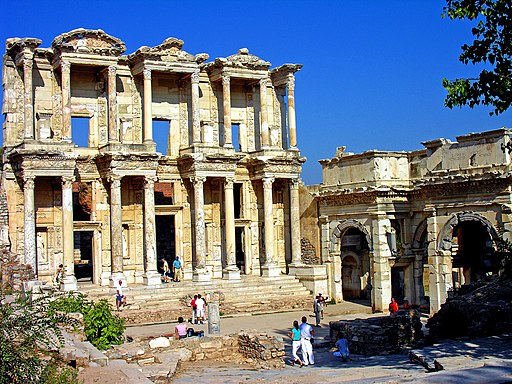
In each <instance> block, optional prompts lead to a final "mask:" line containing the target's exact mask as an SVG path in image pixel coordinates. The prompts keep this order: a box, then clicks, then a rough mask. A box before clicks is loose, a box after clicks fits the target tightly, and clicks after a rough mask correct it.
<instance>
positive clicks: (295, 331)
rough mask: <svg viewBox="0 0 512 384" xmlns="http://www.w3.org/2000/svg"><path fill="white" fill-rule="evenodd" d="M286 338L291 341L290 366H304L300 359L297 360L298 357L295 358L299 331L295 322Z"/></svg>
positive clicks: (297, 323)
mask: <svg viewBox="0 0 512 384" xmlns="http://www.w3.org/2000/svg"><path fill="white" fill-rule="evenodd" d="M288 337H289V338H290V339H292V358H293V360H292V363H291V365H295V363H297V362H298V363H299V364H300V367H301V368H302V366H303V365H304V363H303V362H302V360H301V359H299V356H297V351H298V350H299V348H300V329H299V322H298V321H297V320H295V321H294V322H293V328H292V330H291V332H290V333H289V334H288Z"/></svg>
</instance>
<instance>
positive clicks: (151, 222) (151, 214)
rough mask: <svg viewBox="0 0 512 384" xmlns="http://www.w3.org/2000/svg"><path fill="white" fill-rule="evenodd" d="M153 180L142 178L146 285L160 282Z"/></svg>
mask: <svg viewBox="0 0 512 384" xmlns="http://www.w3.org/2000/svg"><path fill="white" fill-rule="evenodd" d="M155 181H156V177H152V176H146V177H145V178H144V243H145V252H146V257H145V261H146V264H145V270H146V271H145V273H144V275H143V281H144V284H146V285H159V284H161V279H160V274H159V273H158V271H157V259H156V258H157V253H156V227H155Z"/></svg>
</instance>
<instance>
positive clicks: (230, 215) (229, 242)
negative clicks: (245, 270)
mask: <svg viewBox="0 0 512 384" xmlns="http://www.w3.org/2000/svg"><path fill="white" fill-rule="evenodd" d="M234 181H235V180H234V179H233V178H229V177H227V178H226V179H225V181H224V213H225V220H226V222H225V226H224V227H225V230H226V268H224V270H223V271H222V278H223V279H227V280H240V270H239V269H238V268H237V266H236V244H235V199H234V195H233V184H234Z"/></svg>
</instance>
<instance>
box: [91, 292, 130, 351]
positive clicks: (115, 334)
mask: <svg viewBox="0 0 512 384" xmlns="http://www.w3.org/2000/svg"><path fill="white" fill-rule="evenodd" d="M84 326H85V327H84V333H85V336H86V337H87V340H89V341H90V342H91V343H92V344H93V345H94V346H95V347H96V348H99V349H103V350H104V349H107V348H109V347H110V346H111V345H113V344H121V343H122V342H123V333H124V319H123V318H121V317H119V316H117V315H113V314H112V307H111V305H110V304H109V302H108V301H107V300H106V299H101V300H100V301H98V302H93V303H91V305H90V307H89V310H88V312H87V313H85V314H84Z"/></svg>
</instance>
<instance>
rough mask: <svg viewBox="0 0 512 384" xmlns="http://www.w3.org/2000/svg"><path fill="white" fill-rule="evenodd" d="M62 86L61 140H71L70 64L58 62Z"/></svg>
mask: <svg viewBox="0 0 512 384" xmlns="http://www.w3.org/2000/svg"><path fill="white" fill-rule="evenodd" d="M60 70H61V76H62V79H61V87H62V140H64V141H71V139H72V138H71V64H70V63H69V62H67V61H62V62H61V63H60Z"/></svg>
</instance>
